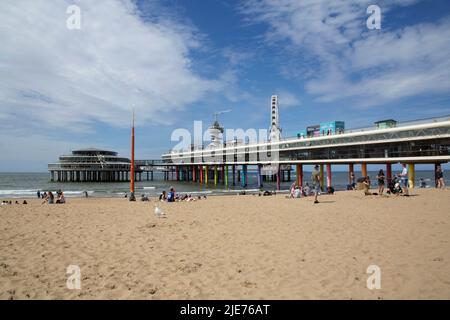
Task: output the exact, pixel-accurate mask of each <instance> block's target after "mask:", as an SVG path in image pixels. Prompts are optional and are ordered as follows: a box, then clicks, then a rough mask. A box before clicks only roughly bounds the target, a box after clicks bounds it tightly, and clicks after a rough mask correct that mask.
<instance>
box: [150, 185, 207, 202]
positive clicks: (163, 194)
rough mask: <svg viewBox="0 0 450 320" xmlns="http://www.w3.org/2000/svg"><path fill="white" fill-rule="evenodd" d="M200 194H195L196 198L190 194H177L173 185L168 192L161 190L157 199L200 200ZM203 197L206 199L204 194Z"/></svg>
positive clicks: (167, 200) (164, 200)
mask: <svg viewBox="0 0 450 320" xmlns="http://www.w3.org/2000/svg"><path fill="white" fill-rule="evenodd" d="M201 199H202V197H201V196H197V198H195V197H193V196H192V195H191V194H184V195H178V194H177V193H176V192H175V188H174V187H170V189H169V192H168V193H167V192H166V190H163V191H162V192H161V194H160V195H159V201H162V202H176V201H187V202H189V201H195V200H201ZM203 199H206V196H205V195H204V196H203Z"/></svg>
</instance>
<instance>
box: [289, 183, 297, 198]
mask: <svg viewBox="0 0 450 320" xmlns="http://www.w3.org/2000/svg"><path fill="white" fill-rule="evenodd" d="M296 187H297V186H296V185H295V182H294V183H293V184H291V188H290V189H289V190H290V194H289V198H295V197H294V193H295V188H296Z"/></svg>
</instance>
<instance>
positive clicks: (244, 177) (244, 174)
mask: <svg viewBox="0 0 450 320" xmlns="http://www.w3.org/2000/svg"><path fill="white" fill-rule="evenodd" d="M242 187H244V188H245V187H247V165H246V164H244V165H242Z"/></svg>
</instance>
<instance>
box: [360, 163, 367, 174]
mask: <svg viewBox="0 0 450 320" xmlns="http://www.w3.org/2000/svg"><path fill="white" fill-rule="evenodd" d="M361 173H362V176H363V177H367V163H361Z"/></svg>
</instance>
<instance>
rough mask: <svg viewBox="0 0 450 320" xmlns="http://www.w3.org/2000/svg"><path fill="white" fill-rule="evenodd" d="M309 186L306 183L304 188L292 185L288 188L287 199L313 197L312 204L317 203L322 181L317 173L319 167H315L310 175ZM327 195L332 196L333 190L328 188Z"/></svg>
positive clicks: (318, 172)
mask: <svg viewBox="0 0 450 320" xmlns="http://www.w3.org/2000/svg"><path fill="white" fill-rule="evenodd" d="M311 184H312V185H311V186H310V185H309V183H308V182H307V183H306V184H305V186H304V187H303V186H301V185H297V184H296V183H293V184H292V185H291V188H290V194H289V196H288V197H289V198H301V197H308V196H314V203H319V200H318V196H319V194H320V193H321V192H322V187H323V186H322V179H321V175H320V171H319V165H315V166H314V169H313V171H312V173H311ZM327 193H329V194H333V193H334V188H333V187H328V188H327Z"/></svg>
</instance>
